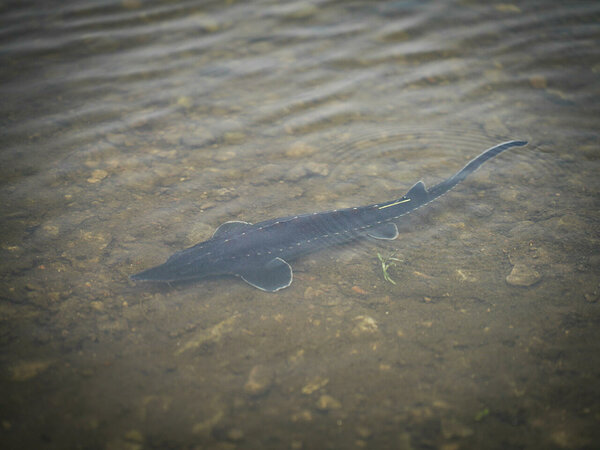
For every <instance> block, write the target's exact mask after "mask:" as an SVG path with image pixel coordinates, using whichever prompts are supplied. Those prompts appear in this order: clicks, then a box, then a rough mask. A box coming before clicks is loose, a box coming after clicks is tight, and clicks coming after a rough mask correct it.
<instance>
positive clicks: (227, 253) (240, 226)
mask: <svg viewBox="0 0 600 450" xmlns="http://www.w3.org/2000/svg"><path fill="white" fill-rule="evenodd" d="M526 144H527V142H526V141H518V140H514V141H508V142H504V143H502V144H498V145H496V146H494V147H491V148H489V149H488V150H486V151H484V152H483V153H481V154H480V155H479V156H477V157H476V158H474V159H473V160H471V161H470V162H469V163H468V164H467V165H466V166H464V167H463V168H462V169H461V170H459V171H458V172H456V173H455V174H454V175H453V176H451V177H450V178H448V179H447V180H445V181H442V182H441V183H439V184H436V185H435V186H433V187H431V188H429V189H427V188H426V187H425V184H424V183H423V181H418V182H417V183H415V184H414V185H413V186H412V187H411V188H410V189H409V190H408V191H407V192H406V194H404V195H403V196H402V197H400V198H396V199H394V200H391V201H386V202H382V203H375V204H371V205H367V206H360V207H354V208H346V209H334V210H332V211H324V212H313V213H308V214H299V215H295V216H287V217H279V218H276V219H270V220H266V221H263V222H259V223H255V224H252V223H249V222H243V221H229V222H225V223H223V224H222V225H220V226H219V227H218V228H217V229H216V231H215V232H214V234H213V236H212V237H211V238H210V239H208V240H207V241H204V242H200V243H199V244H196V245H194V246H193V247H189V248H187V249H184V250H181V251H179V252H177V253H175V254H173V255H172V256H171V257H170V258H169V259H168V260H167V261H166V262H165V263H163V264H161V265H159V266H156V267H152V268H150V269H147V270H144V271H142V272H139V273H137V274H135V275H132V276H131V277H130V279H131V280H133V281H154V282H166V283H171V282H188V281H196V280H200V279H202V278H206V277H212V276H223V275H233V276H237V277H240V278H241V279H242V280H244V281H245V282H246V283H248V284H250V285H251V286H254V287H255V288H258V289H260V290H262V291H266V292H277V291H279V290H281V289H284V288H286V287H288V286H289V285H290V284H292V280H293V271H292V267H291V266H290V261H293V260H294V259H296V258H298V257H301V256H303V255H306V254H308V253H312V252H315V251H318V250H322V249H324V248H328V247H332V246H334V245H339V244H344V243H348V242H352V241H356V240H358V239H364V238H374V239H382V240H393V239H396V238H397V237H398V227H397V225H396V223H395V222H394V221H396V220H397V219H400V218H401V217H402V216H405V215H406V214H408V213H410V212H412V211H414V210H416V209H418V208H421V207H422V206H425V205H427V204H428V203H430V202H432V201H433V200H435V199H437V198H439V197H441V196H442V195H444V194H446V193H447V192H448V191H450V190H451V189H452V188H454V187H455V186H456V185H457V184H458V183H460V182H461V181H463V180H464V179H465V178H467V177H468V176H469V175H470V174H472V173H473V172H474V171H475V170H477V169H478V168H479V167H480V166H481V165H482V164H483V163H484V162H486V161H488V160H489V159H491V158H493V157H495V156H497V155H498V154H500V153H502V152H503V151H505V150H508V149H509V148H512V147H520V146H524V145H526Z"/></svg>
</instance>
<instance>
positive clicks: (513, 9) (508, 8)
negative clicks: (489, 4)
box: [495, 3, 521, 13]
mask: <svg viewBox="0 0 600 450" xmlns="http://www.w3.org/2000/svg"><path fill="white" fill-rule="evenodd" d="M495 8H496V10H497V11H500V12H505V13H520V12H521V8H519V7H518V6H517V5H513V4H511V3H499V4H497V5H495Z"/></svg>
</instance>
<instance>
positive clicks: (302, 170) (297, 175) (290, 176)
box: [284, 166, 308, 181]
mask: <svg viewBox="0 0 600 450" xmlns="http://www.w3.org/2000/svg"><path fill="white" fill-rule="evenodd" d="M307 175H308V170H307V169H306V167H303V166H296V167H293V168H292V169H290V170H289V171H287V172H286V173H285V175H284V179H285V180H287V181H298V180H300V179H302V178H304V177H306V176H307Z"/></svg>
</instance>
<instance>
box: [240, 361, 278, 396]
mask: <svg viewBox="0 0 600 450" xmlns="http://www.w3.org/2000/svg"><path fill="white" fill-rule="evenodd" d="M273 379H274V374H273V372H272V371H271V370H270V369H269V368H267V367H265V366H261V365H257V366H254V367H253V368H252V369H251V370H250V374H249V375H248V381H246V384H245V385H244V392H246V394H248V395H252V396H255V397H257V396H260V395H264V394H266V393H267V391H268V390H269V389H270V388H271V386H272V385H273Z"/></svg>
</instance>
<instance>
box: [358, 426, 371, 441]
mask: <svg viewBox="0 0 600 450" xmlns="http://www.w3.org/2000/svg"><path fill="white" fill-rule="evenodd" d="M356 434H358V437H360V438H361V439H369V438H370V437H371V435H372V434H373V433H372V432H371V430H369V429H368V428H367V427H363V426H358V427H356Z"/></svg>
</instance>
